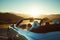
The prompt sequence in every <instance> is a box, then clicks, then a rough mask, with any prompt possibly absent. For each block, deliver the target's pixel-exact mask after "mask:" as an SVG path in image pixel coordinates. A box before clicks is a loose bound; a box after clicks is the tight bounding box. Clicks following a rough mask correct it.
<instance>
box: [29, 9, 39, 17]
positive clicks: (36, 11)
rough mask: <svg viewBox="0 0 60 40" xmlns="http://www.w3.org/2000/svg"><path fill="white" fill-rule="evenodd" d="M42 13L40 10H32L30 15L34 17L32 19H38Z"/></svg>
mask: <svg viewBox="0 0 60 40" xmlns="http://www.w3.org/2000/svg"><path fill="white" fill-rule="evenodd" d="M39 13H40V11H39V9H38V8H32V9H31V11H30V14H31V15H32V17H37V16H38V15H39Z"/></svg>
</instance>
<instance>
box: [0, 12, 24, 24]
mask: <svg viewBox="0 0 60 40" xmlns="http://www.w3.org/2000/svg"><path fill="white" fill-rule="evenodd" d="M21 18H23V17H21V16H17V15H15V14H12V13H8V12H6V13H2V12H0V24H2V23H9V24H10V23H16V22H17V21H18V20H19V19H21Z"/></svg>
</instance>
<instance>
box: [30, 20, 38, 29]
mask: <svg viewBox="0 0 60 40" xmlns="http://www.w3.org/2000/svg"><path fill="white" fill-rule="evenodd" d="M37 27H39V23H38V21H34V22H33V24H32V27H31V28H30V30H31V29H33V28H37Z"/></svg>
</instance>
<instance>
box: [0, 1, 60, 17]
mask: <svg viewBox="0 0 60 40" xmlns="http://www.w3.org/2000/svg"><path fill="white" fill-rule="evenodd" d="M0 12H14V13H22V14H29V15H32V16H33V15H34V16H33V17H35V16H37V15H39V14H46V15H49V14H60V0H0Z"/></svg>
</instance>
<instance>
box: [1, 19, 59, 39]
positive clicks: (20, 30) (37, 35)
mask: <svg viewBox="0 0 60 40" xmlns="http://www.w3.org/2000/svg"><path fill="white" fill-rule="evenodd" d="M26 20H28V21H29V22H28V21H26ZM34 20H41V19H38V18H35V19H30V18H25V19H21V20H19V21H18V22H17V23H16V24H11V25H9V28H8V29H5V30H6V33H5V36H0V40H60V24H48V25H42V26H41V24H40V23H39V22H38V24H40V25H39V26H38V27H36V28H32V29H31V27H32V25H33V22H34ZM24 21H25V22H24ZM28 25H29V26H30V27H28ZM1 30H2V29H1ZM2 32H3V30H2ZM6 35H7V36H6Z"/></svg>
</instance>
